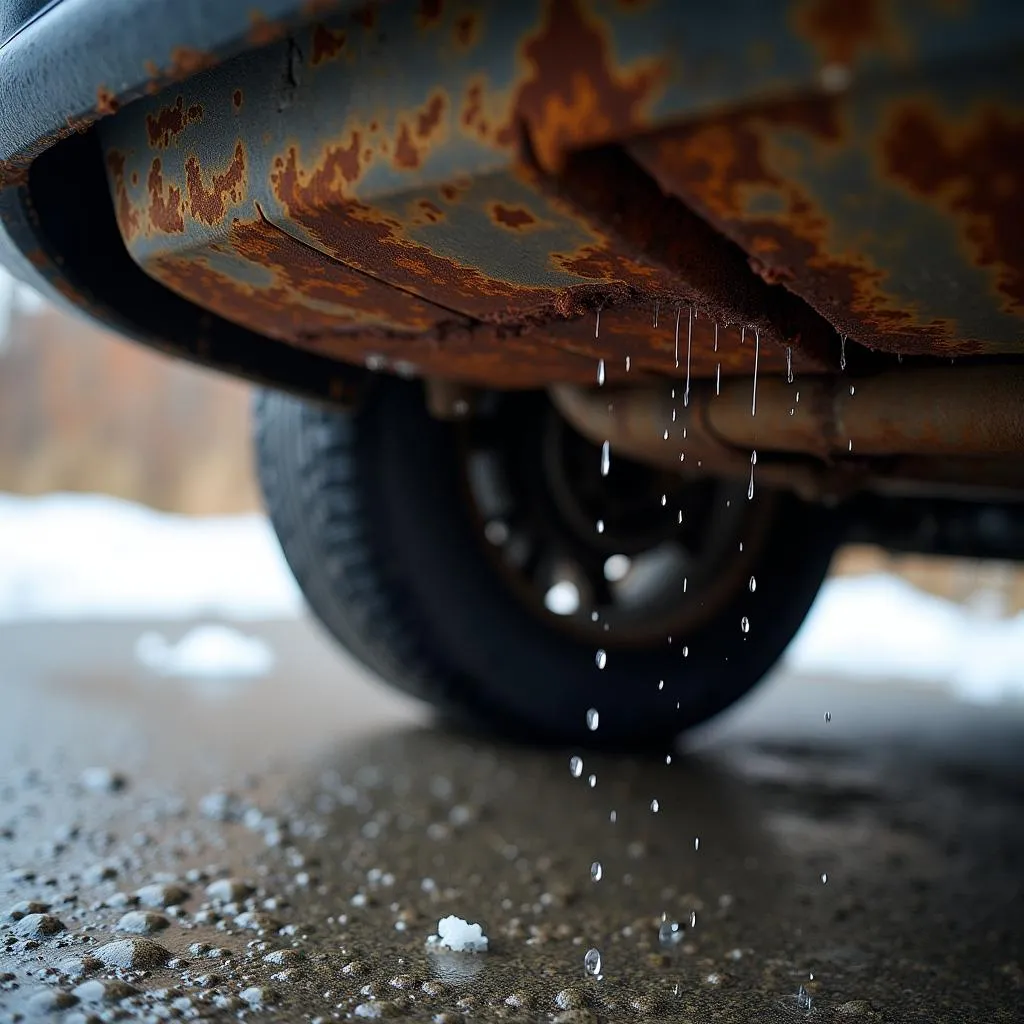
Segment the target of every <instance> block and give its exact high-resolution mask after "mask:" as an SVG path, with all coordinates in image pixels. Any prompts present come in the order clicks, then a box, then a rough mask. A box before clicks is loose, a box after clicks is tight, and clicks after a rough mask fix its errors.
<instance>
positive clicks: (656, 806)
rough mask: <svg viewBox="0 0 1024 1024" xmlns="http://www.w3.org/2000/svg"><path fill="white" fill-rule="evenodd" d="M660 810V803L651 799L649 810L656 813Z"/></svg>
mask: <svg viewBox="0 0 1024 1024" xmlns="http://www.w3.org/2000/svg"><path fill="white" fill-rule="evenodd" d="M660 810H661V804H659V803H658V801H657V799H654V800H652V801H651V811H652V812H653V813H654V814H657V813H658V811H660Z"/></svg>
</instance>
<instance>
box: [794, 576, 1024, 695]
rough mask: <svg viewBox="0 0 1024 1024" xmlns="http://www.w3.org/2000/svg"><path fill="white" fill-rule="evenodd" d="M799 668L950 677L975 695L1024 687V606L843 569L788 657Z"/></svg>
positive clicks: (863, 675)
mask: <svg viewBox="0 0 1024 1024" xmlns="http://www.w3.org/2000/svg"><path fill="white" fill-rule="evenodd" d="M785 661H786V664H787V666H788V667H789V668H790V669H792V670H795V671H798V672H802V673H807V674H817V675H830V676H840V677H842V676H846V677H853V678H857V679H862V680H885V681H898V680H903V681H907V682H921V683H928V684H931V685H936V684H939V685H943V684H945V685H947V686H949V687H950V688H952V689H953V690H954V691H955V692H956V693H957V694H959V695H960V696H961V697H963V698H964V699H967V700H972V701H980V702H990V701H998V700H1000V699H1003V698H1005V697H1009V696H1021V695H1024V614H1019V615H1017V616H1015V617H1013V618H999V617H998V616H997V615H996V614H995V613H994V612H993V611H992V610H991V609H988V608H986V607H984V606H978V607H974V608H971V607H964V606H963V605H959V604H954V603H953V602H952V601H947V600H945V599H943V598H940V597H935V596H933V595H931V594H926V593H922V592H921V591H919V590H917V589H916V588H915V587H913V586H911V585H910V584H909V583H907V582H906V581H904V580H901V579H899V578H897V577H894V576H887V575H881V574H879V575H872V576H859V577H837V578H835V579H831V580H829V581H828V582H827V583H826V584H825V586H824V587H823V588H822V590H821V593H820V594H819V595H818V598H817V600H816V601H815V602H814V606H813V607H812V609H811V613H810V615H808V617H807V620H806V621H805V622H804V624H803V626H802V627H801V629H800V631H799V633H797V635H796V637H794V639H793V642H792V644H790V647H789V650H788V651H787V652H786V658H785Z"/></svg>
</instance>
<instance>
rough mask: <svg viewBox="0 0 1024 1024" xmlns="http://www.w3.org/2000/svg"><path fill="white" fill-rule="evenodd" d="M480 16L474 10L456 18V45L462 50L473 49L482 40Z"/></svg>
mask: <svg viewBox="0 0 1024 1024" xmlns="http://www.w3.org/2000/svg"><path fill="white" fill-rule="evenodd" d="M480 32H481V25H480V16H479V14H477V13H475V12H473V11H467V12H466V13H465V14H462V15H460V16H459V17H458V19H456V22H455V45H456V46H457V47H458V48H459V49H460V50H471V49H473V47H474V46H476V44H477V43H478V42H480Z"/></svg>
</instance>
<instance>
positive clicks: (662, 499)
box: [661, 494, 668, 508]
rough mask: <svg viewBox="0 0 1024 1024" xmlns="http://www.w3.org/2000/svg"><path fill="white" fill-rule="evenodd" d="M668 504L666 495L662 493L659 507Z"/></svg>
mask: <svg viewBox="0 0 1024 1024" xmlns="http://www.w3.org/2000/svg"><path fill="white" fill-rule="evenodd" d="M667 504H668V495H667V494H663V495H662V496H661V507H662V508H664V507H665V506H666V505H667Z"/></svg>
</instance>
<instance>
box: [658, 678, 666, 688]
mask: <svg viewBox="0 0 1024 1024" xmlns="http://www.w3.org/2000/svg"><path fill="white" fill-rule="evenodd" d="M658 689H659V690H664V689H665V680H664V679H659V680H658Z"/></svg>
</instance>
